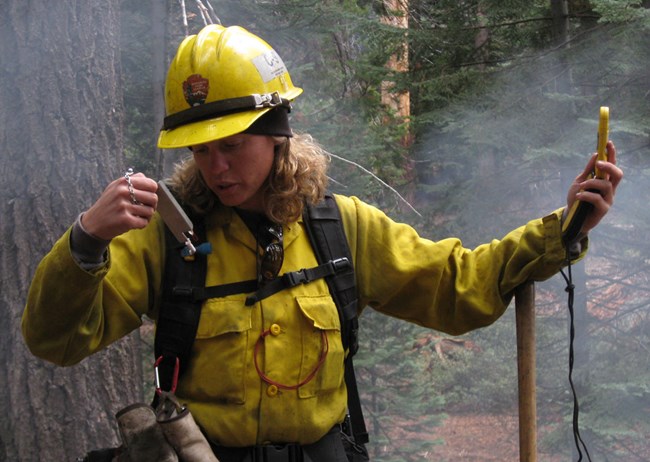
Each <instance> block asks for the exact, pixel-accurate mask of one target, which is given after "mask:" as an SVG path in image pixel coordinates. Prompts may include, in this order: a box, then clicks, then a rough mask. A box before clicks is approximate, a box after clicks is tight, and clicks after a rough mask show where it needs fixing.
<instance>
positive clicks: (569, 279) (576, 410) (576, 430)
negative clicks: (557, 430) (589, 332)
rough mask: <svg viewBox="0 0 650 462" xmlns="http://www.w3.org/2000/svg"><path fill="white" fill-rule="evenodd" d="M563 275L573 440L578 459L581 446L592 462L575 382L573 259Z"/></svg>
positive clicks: (580, 456) (580, 454) (569, 261)
mask: <svg viewBox="0 0 650 462" xmlns="http://www.w3.org/2000/svg"><path fill="white" fill-rule="evenodd" d="M560 273H561V274H562V277H564V280H565V281H566V284H567V286H566V289H564V290H565V291H566V292H567V294H568V302H567V305H568V308H569V385H570V386H571V393H572V394H573V440H574V442H575V446H576V449H577V451H578V461H577V462H580V461H582V451H581V450H580V447H582V449H584V451H585V455H586V456H587V460H588V461H589V462H591V456H590V455H589V451H588V450H587V445H586V444H585V442H584V441H583V440H582V436H580V425H579V416H580V406H579V404H578V395H577V393H576V388H575V385H574V384H573V361H574V353H573V343H574V340H575V325H574V312H573V300H574V297H575V285H574V284H573V275H572V274H571V260H568V264H567V273H565V272H564V270H560Z"/></svg>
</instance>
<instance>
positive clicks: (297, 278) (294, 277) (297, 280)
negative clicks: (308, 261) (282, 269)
mask: <svg viewBox="0 0 650 462" xmlns="http://www.w3.org/2000/svg"><path fill="white" fill-rule="evenodd" d="M282 277H283V278H286V281H287V284H289V287H295V286H297V285H298V284H307V283H308V282H310V281H311V279H310V278H309V276H308V275H307V272H306V271H305V269H304V268H303V269H301V270H300V271H292V272H290V273H285V274H284V275H283V276H282Z"/></svg>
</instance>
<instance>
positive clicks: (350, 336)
mask: <svg viewBox="0 0 650 462" xmlns="http://www.w3.org/2000/svg"><path fill="white" fill-rule="evenodd" d="M303 221H304V222H305V224H306V226H305V228H306V229H307V233H308V234H309V239H310V241H311V242H312V247H313V248H314V252H315V253H316V258H317V259H318V261H319V262H322V261H327V259H329V258H332V257H331V256H332V255H341V256H344V257H345V258H347V259H348V260H349V261H350V266H349V268H347V271H342V272H338V273H336V274H335V275H332V276H330V277H327V278H325V280H326V281H327V285H328V286H329V289H330V293H331V295H332V298H333V299H334V302H335V303H336V307H337V309H338V310H339V319H340V323H341V338H342V341H343V347H344V348H349V352H348V355H347V357H346V358H345V384H346V388H347V391H348V411H349V413H350V421H351V427H352V434H353V436H354V440H355V442H356V443H357V444H366V443H367V442H368V441H369V438H368V430H367V429H366V423H365V420H364V418H363V410H362V409H361V398H360V397H359V390H358V387H357V378H356V376H355V373H354V366H353V364H352V357H353V356H354V354H355V353H356V352H357V350H358V349H359V341H358V337H359V320H358V317H357V316H358V312H357V307H358V300H357V290H356V276H355V273H354V267H353V265H352V254H351V253H350V246H349V245H348V241H347V237H346V236H345V230H344V229H343V223H342V222H341V212H340V211H339V208H338V204H337V203H336V200H335V199H334V197H332V196H331V195H326V196H325V198H324V200H323V201H321V202H319V203H318V204H316V205H312V206H308V207H307V213H304V214H303Z"/></svg>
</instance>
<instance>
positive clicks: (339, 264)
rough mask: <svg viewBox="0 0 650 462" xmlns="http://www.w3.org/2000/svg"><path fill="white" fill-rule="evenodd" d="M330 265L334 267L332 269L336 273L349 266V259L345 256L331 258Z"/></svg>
mask: <svg viewBox="0 0 650 462" xmlns="http://www.w3.org/2000/svg"><path fill="white" fill-rule="evenodd" d="M332 266H333V267H334V271H336V272H337V273H338V272H339V271H343V270H346V269H348V268H350V260H348V259H347V257H343V258H337V259H336V260H332Z"/></svg>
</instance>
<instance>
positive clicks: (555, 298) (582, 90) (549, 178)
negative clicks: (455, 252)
mask: <svg viewBox="0 0 650 462" xmlns="http://www.w3.org/2000/svg"><path fill="white" fill-rule="evenodd" d="M648 39H650V33H649V31H648V29H647V27H645V28H644V25H643V24H642V23H638V22H637V23H627V24H624V25H619V26H608V27H602V28H600V29H599V30H598V31H596V32H594V33H593V34H591V35H588V36H584V37H582V38H580V39H577V40H575V41H573V42H572V43H571V44H570V46H569V47H567V48H565V49H555V50H551V51H549V52H546V53H539V54H538V55H537V56H535V57H529V58H526V57H521V58H519V59H518V60H516V61H513V62H512V63H508V65H504V66H503V68H501V69H499V70H496V71H494V72H492V73H491V74H489V75H488V76H486V77H484V79H483V80H482V81H481V83H480V88H478V89H476V92H475V93H474V94H472V95H468V96H467V97H465V98H464V99H462V101H461V102H459V103H456V104H454V105H453V106H451V107H447V108H444V109H442V110H440V111H437V112H435V113H433V114H432V115H430V117H431V118H432V119H433V120H435V121H436V122H435V123H434V124H432V126H431V127H428V130H426V132H427V134H426V135H425V136H423V137H421V138H420V139H419V140H418V143H417V146H418V151H417V153H416V159H417V162H418V165H419V166H420V168H419V169H418V171H419V180H420V181H421V185H420V188H419V190H418V194H419V196H418V202H420V203H422V202H424V203H431V204H433V205H432V211H431V215H430V221H429V223H427V224H426V226H427V229H426V230H425V233H426V234H428V235H433V236H434V237H436V238H442V237H445V236H446V235H455V236H459V237H461V238H463V240H464V242H465V244H466V245H467V246H469V247H472V246H474V245H477V244H479V243H482V242H487V241H488V240H490V239H492V238H499V237H501V236H502V235H503V234H505V233H506V232H508V231H509V230H510V229H513V228H514V227H515V226H518V225H521V224H523V223H525V222H526V221H528V220H529V219H532V218H535V217H538V216H542V215H544V214H547V213H549V212H550V211H552V210H554V209H556V208H558V207H561V206H563V205H564V204H565V200H566V197H565V196H566V190H567V188H568V185H569V183H570V181H571V180H572V179H573V178H574V177H575V176H576V175H578V174H579V173H580V172H581V171H582V169H583V168H584V165H585V163H586V162H587V159H588V157H589V156H590V154H591V153H593V152H595V147H596V133H597V123H598V114H599V107H600V106H609V108H610V119H611V121H610V138H611V139H612V140H613V141H614V143H615V145H616V146H617V157H618V158H617V162H618V164H619V165H620V166H621V167H622V168H623V169H624V171H625V175H626V176H625V179H624V181H623V182H622V183H621V185H620V187H619V189H618V191H617V197H616V204H615V206H614V208H613V209H612V210H611V212H610V213H609V214H608V216H607V217H606V218H605V220H604V221H603V222H602V223H601V224H600V226H599V227H598V228H597V229H595V230H594V231H592V233H591V235H590V240H591V242H590V252H589V254H588V256H587V257H586V259H585V261H584V262H582V263H580V264H578V265H577V266H576V267H575V268H574V269H573V271H574V273H573V276H574V283H575V284H576V288H577V294H576V302H575V303H576V306H575V329H576V334H577V336H576V343H575V345H574V347H575V355H576V356H575V371H574V380H575V381H576V383H577V392H578V398H579V400H580V402H581V405H582V406H581V420H580V422H581V432H582V434H583V437H584V438H585V440H586V441H587V445H588V447H589V450H590V452H591V456H592V457H594V455H595V458H594V460H602V459H604V458H610V457H611V458H614V459H624V460H639V461H640V460H643V459H642V458H641V457H639V456H638V455H637V454H636V451H641V453H643V451H644V450H645V451H647V446H646V443H645V439H644V436H643V434H644V432H646V431H647V430H648V427H647V423H643V424H640V422H644V417H643V412H642V411H641V409H644V408H645V409H647V406H648V405H649V404H650V390H648V387H647V386H646V383H647V370H648V367H647V366H648V365H647V362H646V359H645V358H647V348H645V347H644V345H647V342H648V334H647V332H648V325H649V322H650V310H649V307H650V291H649V290H648V289H647V281H648V278H649V277H650V268H649V265H648V263H649V261H648V259H647V255H648V254H649V253H650V252H649V250H650V249H649V248H648V244H647V242H646V238H645V237H644V236H645V227H646V226H647V223H648V221H649V219H650V217H649V216H648V215H649V213H648V208H647V206H646V205H645V204H646V202H647V197H648V194H647V192H646V191H645V190H644V189H645V188H644V187H643V186H642V185H644V184H645V183H647V178H646V176H647V173H648V167H649V163H648V161H649V159H650V142H649V140H650V129H649V128H648V125H647V121H648V120H650V117H649V116H650V111H649V109H648V108H649V107H650V105H649V104H648V103H649V102H650V92H649V90H650V74H649V73H648V71H647V69H648V62H649V61H648V59H649V58H650V53H649V50H648V47H647V43H649V42H648ZM638 121H646V123H645V124H643V123H639V122H638ZM564 286H565V282H564V280H563V279H562V278H561V277H560V276H558V277H556V278H553V279H552V280H550V281H547V282H544V283H538V284H537V302H536V304H537V314H538V319H539V321H538V336H539V339H538V355H539V357H538V364H539V365H540V367H538V374H540V377H539V379H538V406H539V414H540V425H543V426H544V430H543V432H544V433H545V434H547V436H546V437H545V438H543V441H542V443H543V444H545V445H550V446H552V447H553V448H554V450H558V448H559V450H561V451H563V452H565V453H566V455H567V457H568V456H570V454H571V451H572V445H573V442H572V436H571V435H570V432H571V426H570V420H571V413H572V411H573V407H572V401H571V399H570V398H569V395H568V393H569V385H568V382H567V381H566V376H567V374H568V367H569V366H568V313H567V309H566V307H567V300H566V295H565V293H564V290H563V289H564ZM512 315H513V314H512V312H510V313H509V314H508V315H506V316H505V317H504V319H503V320H502V321H500V322H499V323H497V324H496V325H495V326H492V327H490V328H488V329H484V330H482V331H480V332H476V333H474V334H472V335H470V338H472V339H473V340H474V341H476V343H478V344H480V345H482V347H483V348H484V350H487V351H488V353H486V354H484V355H481V356H480V357H478V358H474V359H472V361H471V362H470V363H469V366H467V365H465V366H466V367H469V372H467V371H465V375H464V377H466V378H469V381H467V380H464V379H463V376H462V375H460V374H459V375H458V377H455V378H457V379H459V382H458V383H456V384H454V385H452V390H454V391H452V392H456V391H458V392H459V393H461V391H460V390H465V391H467V390H468V389H472V387H476V383H477V382H476V381H477V378H481V379H480V380H479V381H478V383H480V384H482V385H483V386H484V387H485V388H483V390H482V391H483V392H484V393H482V394H481V396H482V400H481V403H482V406H485V407H486V408H488V409H490V408H492V409H494V408H499V406H500V405H501V404H502V403H501V398H502V396H501V393H502V391H499V390H503V382H502V381H501V380H502V379H503V374H504V372H503V369H502V363H501V361H506V362H507V361H512V362H513V363H514V358H513V357H512V352H513V350H514V348H515V344H514V343H510V344H509V345H507V342H506V345H507V346H505V347H504V344H503V338H504V336H505V337H506V338H508V337H509V338H510V340H511V341H513V342H514V338H513V337H512V328H513V322H514V321H513V318H512ZM508 349H510V350H509V351H508ZM495 363H496V364H495ZM511 364H512V363H511ZM512 367H513V368H514V364H512ZM510 373H511V377H512V378H513V379H514V372H513V371H512V370H511V372H510ZM451 382H452V383H453V380H452V381H451ZM490 384H499V386H497V387H493V388H490ZM511 385H513V386H515V387H516V383H514V382H511ZM499 387H500V388H499ZM476 392H477V393H481V392H480V391H476ZM554 419H555V420H556V421H557V419H560V421H562V419H564V420H563V422H564V423H562V424H559V425H557V424H551V423H550V422H552V421H553V420H554ZM646 420H647V419H646ZM566 422H569V423H568V424H567V423H566ZM622 433H624V434H625V435H626V436H621V437H620V438H619V437H617V436H614V435H619V434H622ZM585 435H586V436H585ZM615 441H618V443H621V444H624V445H627V449H621V448H620V447H617V444H616V443H615ZM646 453H647V452H646Z"/></svg>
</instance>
